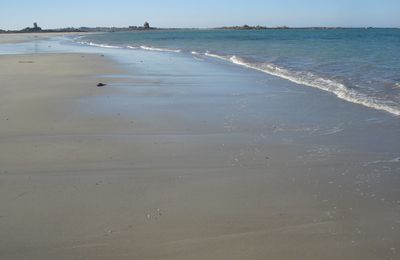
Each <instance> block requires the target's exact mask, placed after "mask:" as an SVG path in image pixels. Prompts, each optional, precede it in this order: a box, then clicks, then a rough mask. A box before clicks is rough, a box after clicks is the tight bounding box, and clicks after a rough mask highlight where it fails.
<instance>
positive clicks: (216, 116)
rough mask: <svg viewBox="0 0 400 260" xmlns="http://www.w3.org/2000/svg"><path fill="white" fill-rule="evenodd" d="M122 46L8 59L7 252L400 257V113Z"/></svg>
mask: <svg viewBox="0 0 400 260" xmlns="http://www.w3.org/2000/svg"><path fill="white" fill-rule="evenodd" d="M107 57H109V55H106V57H103V56H101V55H99V54H36V55H6V56H0V67H1V68H2V69H1V70H0V81H1V92H2V95H1V96H0V125H1V128H0V147H1V153H0V233H1V234H6V235H2V236H1V237H0V258H1V259H322V258H328V259H396V258H397V257H398V256H399V253H398V250H400V248H399V247H398V245H399V243H400V232H399V230H400V218H399V217H400V194H399V190H398V187H399V186H398V185H399V184H400V179H399V172H400V171H399V169H400V165H399V162H400V160H398V159H397V158H398V156H399V152H400V151H399V149H398V147H400V146H398V145H399V140H400V138H398V137H399V133H398V129H399V128H398V126H399V123H398V120H397V119H396V118H393V117H391V116H389V115H386V114H384V113H381V112H375V111H371V110H369V109H365V108H363V107H360V106H356V105H353V104H348V103H346V102H341V101H337V100H336V99H334V98H333V97H331V96H330V95H327V94H325V93H321V92H320V91H317V90H313V89H308V88H307V87H301V86H297V85H295V84H291V83H290V84H289V83H286V82H284V81H282V80H280V79H276V78H273V77H265V76H264V75H261V74H258V73H255V72H248V71H243V70H242V69H238V68H236V67H233V66H232V67H224V66H222V65H221V64H219V63H214V64H207V65H205V64H204V61H189V59H187V58H185V57H180V56H174V55H168V54H166V55H164V54H151V53H145V52H135V55H132V57H131V56H129V57H128V56H126V55H120V56H118V55H116V56H113V60H110V59H109V58H107ZM116 61H119V62H120V63H116ZM98 82H105V83H108V84H109V85H107V86H106V87H104V88H97V87H96V84H97V83H98ZM304 97H310V98H309V99H304ZM315 107H317V108H319V109H315ZM339 112H340V113H339ZM360 130H363V131H360ZM396 137H397V138H396Z"/></svg>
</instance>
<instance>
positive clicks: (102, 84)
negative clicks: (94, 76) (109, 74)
mask: <svg viewBox="0 0 400 260" xmlns="http://www.w3.org/2000/svg"><path fill="white" fill-rule="evenodd" d="M104 86H107V84H105V83H98V84H97V87H99V88H101V87H104Z"/></svg>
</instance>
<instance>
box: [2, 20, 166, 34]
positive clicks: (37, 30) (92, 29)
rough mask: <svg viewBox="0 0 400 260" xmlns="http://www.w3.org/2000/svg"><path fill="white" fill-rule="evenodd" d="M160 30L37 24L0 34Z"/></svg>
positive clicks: (148, 27) (145, 27) (146, 26)
mask: <svg viewBox="0 0 400 260" xmlns="http://www.w3.org/2000/svg"><path fill="white" fill-rule="evenodd" d="M156 29H158V28H154V27H151V26H150V24H149V23H148V22H145V23H144V24H143V26H129V27H79V28H74V27H67V28H59V29H42V28H41V27H39V26H38V24H37V23H36V22H35V23H33V27H26V28H24V29H22V30H2V29H0V33H63V32H65V33H67V32H119V31H148V30H156Z"/></svg>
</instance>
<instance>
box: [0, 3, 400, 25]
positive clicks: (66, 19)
mask: <svg viewBox="0 0 400 260" xmlns="http://www.w3.org/2000/svg"><path fill="white" fill-rule="evenodd" d="M34 21H36V22H38V23H39V25H40V26H42V27H43V28H60V27H68V26H73V27H80V26H129V25H141V24H143V22H144V21H149V22H150V24H151V25H153V26H157V27H215V26H223V25H241V24H250V25H257V24H260V25H266V26H278V25H287V26H347V27H354V26H360V27H364V26H377V27H400V0H246V1H244V0H153V1H151V0H141V1H137V0H65V1H57V0H36V1H35V0H2V1H1V2H0V28H1V29H21V28H24V27H27V26H31V24H32V22H34Z"/></svg>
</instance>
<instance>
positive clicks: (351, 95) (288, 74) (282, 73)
mask: <svg viewBox="0 0 400 260" xmlns="http://www.w3.org/2000/svg"><path fill="white" fill-rule="evenodd" d="M205 55H206V56H209V57H213V58H217V59H221V60H225V61H230V62H232V63H234V64H236V65H240V66H243V67H246V68H250V69H254V70H258V71H261V72H264V73H267V74H270V75H273V76H277V77H280V78H283V79H286V80H289V81H291V82H294V83H297V84H302V85H306V86H309V87H314V88H318V89H321V90H324V91H327V92H330V93H332V94H334V95H335V96H337V97H338V98H340V99H343V100H346V101H348V102H351V103H355V104H359V105H363V106H366V107H369V108H374V109H377V110H382V111H386V112H388V113H391V114H393V115H396V116H400V107H398V106H397V105H395V104H393V105H392V104H387V103H386V102H385V101H384V100H380V99H378V98H375V97H371V96H367V95H366V94H363V93H360V92H358V91H356V90H353V89H349V88H348V87H346V86H345V85H344V84H342V83H340V82H337V81H334V80H331V79H326V78H322V77H319V76H317V75H314V74H313V73H311V72H302V71H290V70H287V69H283V68H280V67H278V66H275V65H273V64H268V63H251V62H248V61H246V60H244V59H242V58H240V57H237V56H231V57H226V56H221V55H217V54H213V53H210V52H206V53H205Z"/></svg>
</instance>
